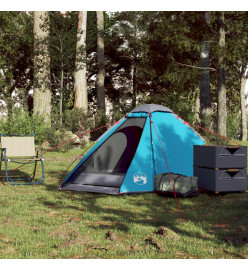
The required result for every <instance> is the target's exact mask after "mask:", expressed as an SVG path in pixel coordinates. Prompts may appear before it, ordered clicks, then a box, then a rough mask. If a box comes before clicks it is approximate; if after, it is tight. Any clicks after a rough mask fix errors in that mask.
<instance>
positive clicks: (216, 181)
mask: <svg viewBox="0 0 248 270" xmlns="http://www.w3.org/2000/svg"><path fill="white" fill-rule="evenodd" d="M194 176H197V177H198V179H199V187H200V188H204V189H207V190H211V191H214V192H228V191H230V192H231V191H245V190H246V189H247V170H246V169H217V170H216V169H209V168H202V167H194Z"/></svg>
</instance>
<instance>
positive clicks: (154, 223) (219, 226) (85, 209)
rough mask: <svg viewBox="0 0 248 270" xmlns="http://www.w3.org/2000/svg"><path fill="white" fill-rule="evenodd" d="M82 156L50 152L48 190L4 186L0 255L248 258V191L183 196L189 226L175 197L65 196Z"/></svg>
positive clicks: (0, 197) (0, 201) (1, 191)
mask: <svg viewBox="0 0 248 270" xmlns="http://www.w3.org/2000/svg"><path fill="white" fill-rule="evenodd" d="M81 152H82V150H76V149H73V150H70V151H68V152H66V153H57V152H50V153H48V154H47V155H46V157H45V171H46V180H45V182H44V184H42V185H39V186H14V187H13V186H10V185H8V184H5V185H3V184H0V207H1V211H0V258H41V259H42V258H248V212H247V210H248V193H227V194H218V195H215V194H212V193H206V192H205V193H202V194H201V195H200V196H198V197H195V198H186V199H179V205H180V208H181V213H182V217H183V221H184V225H183V226H182V224H181V221H180V216H179V214H178V210H177V205H176V202H175V199H174V198H173V197H165V196H159V195H156V194H142V195H133V196H117V197H116V196H109V195H101V194H90V193H79V192H70V191H67V192H65V191H58V190H57V189H58V186H59V181H60V178H61V177H62V175H63V173H64V170H65V169H66V168H67V166H68V165H69V164H70V162H71V161H72V160H73V159H74V158H75V156H77V155H79V154H80V153H81ZM159 226H165V227H168V228H170V229H171V230H173V231H174V232H176V233H177V235H176V237H175V238H167V237H161V236H159V235H157V234H154V232H155V231H157V230H158V228H159ZM109 231H111V232H113V233H114V234H115V235H116V239H114V240H113V241H111V240H108V239H106V234H107V232H109ZM149 237H150V238H149ZM151 237H152V239H153V240H146V239H148V238H149V239H151ZM113 238H114V237H113Z"/></svg>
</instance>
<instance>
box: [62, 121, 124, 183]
mask: <svg viewBox="0 0 248 270" xmlns="http://www.w3.org/2000/svg"><path fill="white" fill-rule="evenodd" d="M126 120H127V119H126V118H124V119H123V120H121V121H120V123H119V124H118V125H116V126H115V127H113V128H111V129H110V130H109V132H107V133H106V134H105V135H104V136H103V137H101V138H100V140H99V141H98V142H97V143H96V144H95V145H94V146H93V147H92V148H91V149H90V151H89V152H88V153H87V154H86V155H85V156H84V157H83V158H82V159H81V160H80V162H79V163H78V164H77V165H76V167H75V168H74V169H73V170H72V171H71V172H70V173H69V174H68V175H67V177H66V178H65V179H64V181H63V183H62V185H63V184H64V183H66V182H67V181H68V180H69V179H70V177H71V175H72V174H73V173H74V172H75V171H76V170H77V169H78V168H79V167H80V166H81V165H82V164H83V163H84V162H85V161H86V160H87V159H88V157H89V156H91V154H93V153H94V152H95V151H96V150H97V149H98V148H99V147H100V146H101V145H102V144H103V143H104V142H105V141H106V140H107V139H108V137H110V135H112V134H113V133H114V132H115V131H116V130H117V128H119V127H120V126H121V125H122V124H123V123H124V122H125V121H126Z"/></svg>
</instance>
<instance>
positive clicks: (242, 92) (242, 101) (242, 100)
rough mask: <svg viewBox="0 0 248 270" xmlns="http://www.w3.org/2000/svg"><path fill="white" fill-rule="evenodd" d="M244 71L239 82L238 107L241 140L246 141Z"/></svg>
mask: <svg viewBox="0 0 248 270" xmlns="http://www.w3.org/2000/svg"><path fill="white" fill-rule="evenodd" d="M246 80H247V78H246V76H245V71H244V72H243V74H242V76H241V83H240V109H241V129H242V130H241V131H242V141H247V115H246V108H245V85H246Z"/></svg>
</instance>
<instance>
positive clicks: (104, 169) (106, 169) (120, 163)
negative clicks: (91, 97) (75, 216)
mask: <svg viewBox="0 0 248 270" xmlns="http://www.w3.org/2000/svg"><path fill="white" fill-rule="evenodd" d="M145 121H146V118H129V119H127V121H125V123H124V124H123V125H121V126H120V127H119V128H118V129H117V130H116V131H115V132H114V133H113V134H112V135H111V136H110V137H109V138H108V139H107V140H106V141H105V142H104V143H103V144H102V145H101V146H100V147H99V148H98V149H97V150H96V151H95V152H94V153H93V154H92V155H91V156H90V157H89V158H88V159H87V160H86V161H85V162H84V164H83V165H82V166H81V167H80V168H79V169H78V170H77V172H76V174H77V175H78V174H81V173H94V174H98V173H99V174H108V173H111V174H120V173H121V174H124V173H126V172H127V170H128V168H129V165H130V164H131V161H132V159H133V157H134V154H135V152H136V149H137V147H138V144H139V141H140V137H141V134H142V131H143V128H144V125H145ZM74 177H75V176H74Z"/></svg>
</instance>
